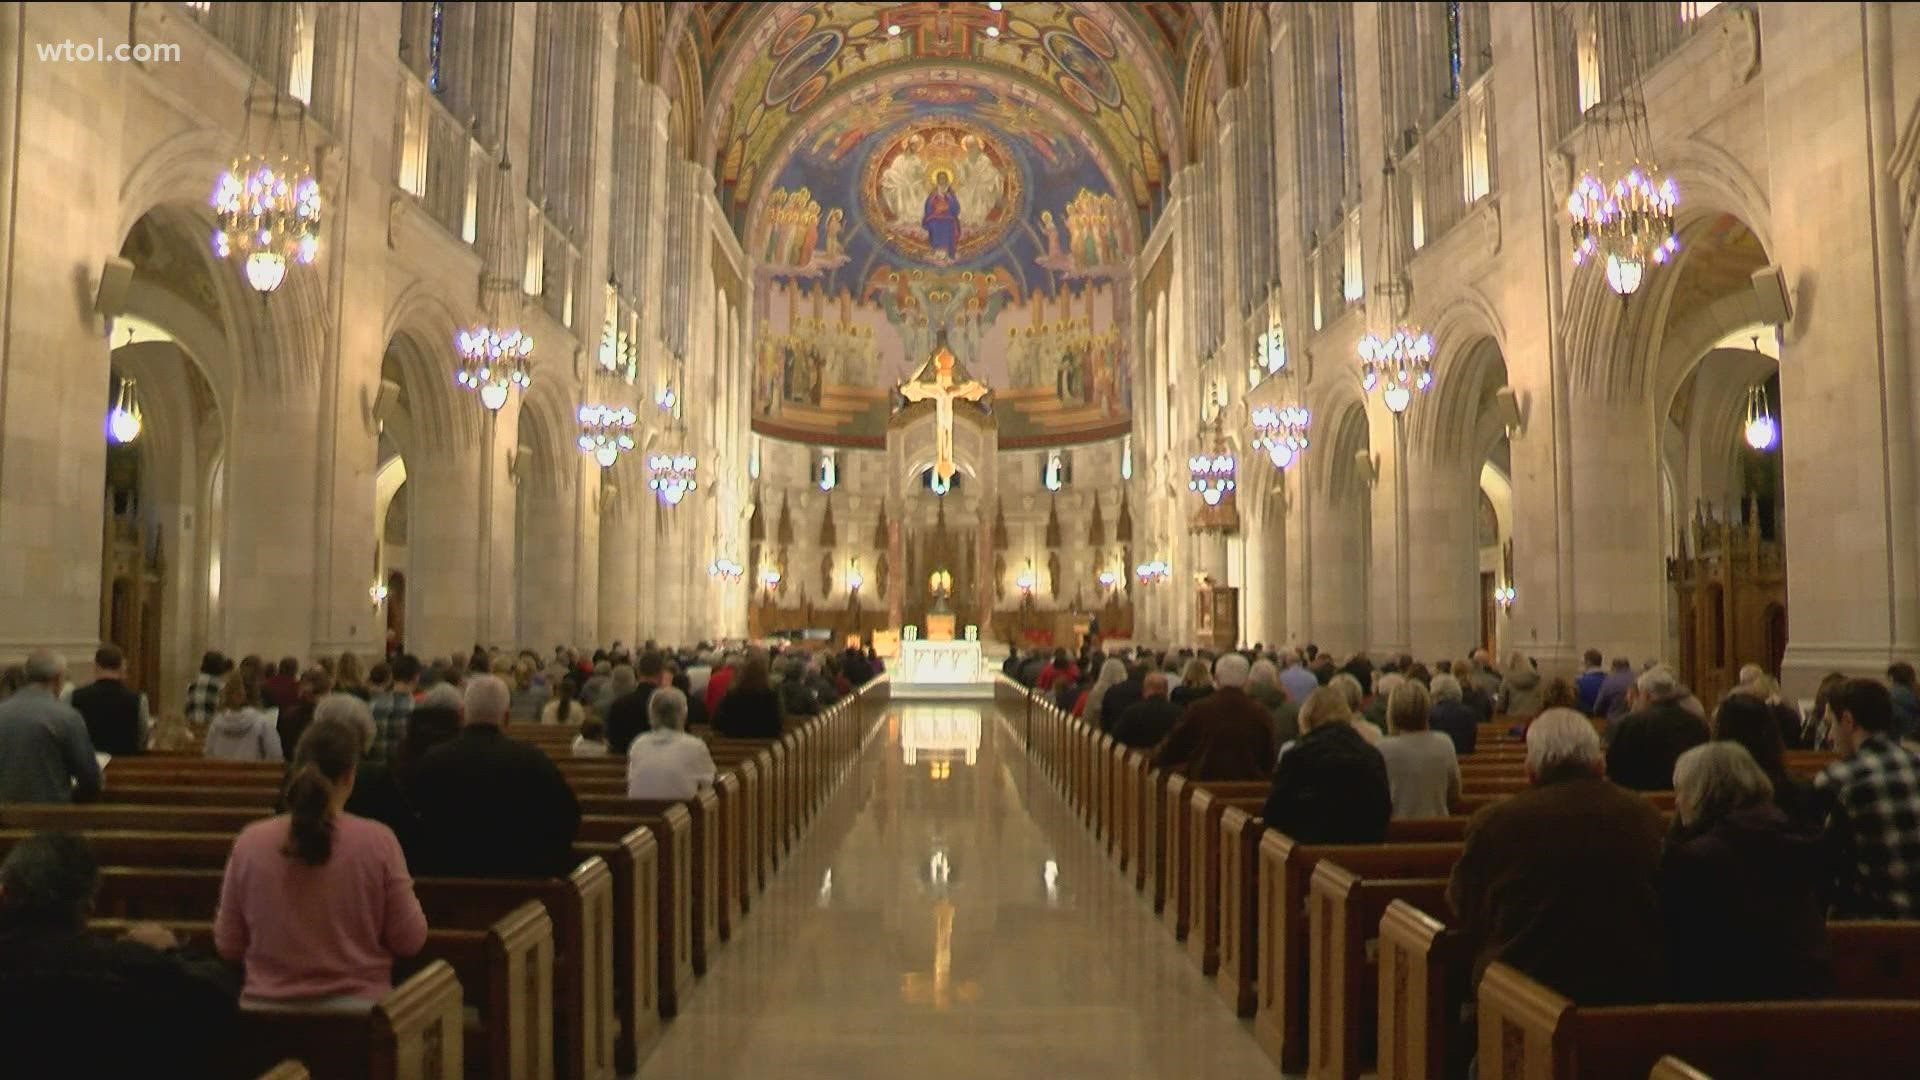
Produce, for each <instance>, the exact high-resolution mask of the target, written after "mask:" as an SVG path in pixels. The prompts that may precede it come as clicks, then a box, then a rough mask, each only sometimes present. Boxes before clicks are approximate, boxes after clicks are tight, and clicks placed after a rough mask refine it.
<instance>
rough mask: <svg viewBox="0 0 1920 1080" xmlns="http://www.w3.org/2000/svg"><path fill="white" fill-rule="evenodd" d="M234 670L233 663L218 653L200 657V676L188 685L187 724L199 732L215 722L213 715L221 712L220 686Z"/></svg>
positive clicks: (204, 654)
mask: <svg viewBox="0 0 1920 1080" xmlns="http://www.w3.org/2000/svg"><path fill="white" fill-rule="evenodd" d="M232 669H233V663H232V662H231V661H229V660H228V659H227V658H226V657H225V656H222V655H221V654H219V653H217V652H212V651H209V652H206V653H203V654H201V656H200V674H198V675H195V676H194V677H193V681H192V682H190V683H188V684H187V707H186V709H185V713H186V719H187V723H188V724H189V725H191V726H192V727H193V728H194V729H195V730H197V731H205V730H206V728H207V725H208V724H209V723H211V722H212V721H213V714H214V713H217V712H219V711H220V684H221V683H222V682H224V681H226V674H227V672H228V671H231V670H232Z"/></svg>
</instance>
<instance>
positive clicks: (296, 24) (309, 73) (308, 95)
mask: <svg viewBox="0 0 1920 1080" xmlns="http://www.w3.org/2000/svg"><path fill="white" fill-rule="evenodd" d="M313 6H314V5H309V4H294V5H292V7H293V11H292V12H291V13H290V14H291V15H292V16H293V33H292V37H291V39H290V40H289V41H288V42H287V50H288V51H287V96H288V97H292V98H297V99H299V101H301V102H302V103H303V104H307V105H311V104H313V17H312V14H311V12H310V10H309V9H310V8H311V7H313Z"/></svg>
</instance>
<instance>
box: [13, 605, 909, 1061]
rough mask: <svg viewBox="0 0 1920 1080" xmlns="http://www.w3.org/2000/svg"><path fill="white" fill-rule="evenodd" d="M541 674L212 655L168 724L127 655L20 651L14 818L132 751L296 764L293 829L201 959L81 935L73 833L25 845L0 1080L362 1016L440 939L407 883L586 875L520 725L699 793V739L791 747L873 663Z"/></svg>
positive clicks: (243, 854) (554, 784)
mask: <svg viewBox="0 0 1920 1080" xmlns="http://www.w3.org/2000/svg"><path fill="white" fill-rule="evenodd" d="M541 661H542V658H541V657H539V656H538V655H536V654H535V653H533V652H531V651H523V652H522V653H520V654H519V655H517V656H515V655H509V654H503V653H500V652H498V651H494V650H487V649H483V648H480V647H476V648H475V650H474V651H473V653H472V654H471V655H469V656H454V657H448V658H445V659H432V660H425V661H423V660H421V659H418V658H415V657H413V656H411V655H409V654H406V653H404V652H395V653H394V654H393V655H391V656H389V657H387V658H385V659H382V660H380V661H378V662H374V663H372V664H368V665H363V664H362V663H361V661H360V659H359V658H358V657H356V656H354V655H352V654H346V655H342V656H340V657H337V658H321V659H319V660H318V661H316V662H315V663H313V664H312V665H307V666H303V665H302V664H301V663H300V662H299V661H298V660H297V659H294V658H285V659H283V660H280V661H278V662H268V661H264V660H262V659H260V658H258V657H247V658H245V659H243V660H241V661H239V662H234V661H232V660H229V659H228V658H226V657H224V656H222V655H221V654H219V653H211V652H210V653H208V654H207V655H206V656H205V657H204V658H203V662H202V664H201V665H200V669H199V672H198V673H197V674H196V675H195V676H194V678H193V680H192V682H191V684H190V685H189V686H188V687H187V688H186V693H185V702H186V708H185V711H184V714H182V715H177V716H173V717H166V716H160V717H156V716H155V714H154V711H153V709H152V708H151V704H150V699H149V697H148V696H147V695H146V694H143V693H139V692H137V691H135V690H133V689H132V688H130V687H129V686H128V685H127V681H126V680H127V673H126V670H125V668H126V662H125V658H124V656H123V655H122V653H121V651H120V650H119V649H118V648H116V647H114V646H112V645H104V646H102V647H101V648H100V649H99V650H98V652H97V653H96V654H95V656H94V662H93V665H92V671H91V673H90V674H91V678H90V679H88V680H87V681H86V682H85V684H84V685H81V686H78V687H77V688H76V687H75V686H74V685H73V684H72V683H71V681H70V680H69V679H68V673H67V667H66V662H65V660H64V659H63V658H62V657H61V656H59V655H57V654H55V653H53V652H51V651H46V650H41V651H36V652H34V653H32V654H30V655H29V656H28V657H27V658H26V661H25V663H24V664H23V665H21V666H20V667H19V668H18V669H16V671H15V672H14V673H13V674H12V676H11V678H10V682H11V683H12V684H13V685H12V686H11V687H10V688H9V689H8V691H7V692H6V694H5V697H4V699H0V805H7V804H61V803H73V802H87V801H92V800H96V799H99V798H102V797H105V796H103V788H104V789H105V790H106V792H107V793H109V794H110V792H111V784H110V783H107V782H106V780H105V778H106V777H107V776H109V775H111V770H112V768H113V765H112V761H113V759H115V758H118V757H122V756H128V757H131V756H135V755H142V754H164V755H172V756H175V757H179V758H182V759H185V758H188V757H190V756H193V755H199V756H204V757H206V758H210V759H224V760H233V761H254V762H278V761H283V760H284V762H285V774H284V779H283V782H282V785H281V789H280V799H279V805H278V808H277V809H278V810H279V812H278V813H277V814H275V815H273V816H271V817H265V818H262V819H260V820H257V821H255V822H253V823H252V824H249V825H247V826H246V827H245V828H243V829H242V830H241V831H240V832H239V833H238V835H237V836H236V837H235V838H234V840H233V844H232V849H231V853H230V855H229V856H228V858H227V860H226V865H225V871H224V875H223V878H222V881H221V886H220V892H219V902H218V906H217V908H216V909H215V910H213V911H209V912H207V917H209V918H210V919H211V924H212V925H211V945H210V947H208V948H205V949H202V950H199V951H194V950H191V949H188V948H184V947H183V943H182V941H181V940H179V939H178V938H176V937H175V936H174V934H172V933H171V932H169V931H168V930H166V929H165V928H163V927H161V926H159V925H157V924H152V923H140V924H136V925H134V926H132V927H131V928H130V929H129V930H128V931H127V932H126V933H124V935H122V936H120V937H99V936H97V935H95V934H92V933H90V932H89V930H88V914H89V910H90V907H91V904H92V900H93V897H94V894H95V891H96V890H97V888H98V884H99V868H98V866H97V865H96V862H95V859H94V856H93V854H92V852H91V850H90V848H89V845H88V843H87V841H86V840H85V839H84V838H83V837H81V836H78V835H74V834H70V833H66V832H60V831H49V832H42V833H38V834H35V835H34V836H32V837H31V838H30V839H28V840H25V841H22V842H19V843H17V844H15V845H14V846H13V847H12V849H11V850H10V852H9V853H8V855H7V857H6V858H5V860H4V862H3V863H0V1039H4V1040H5V1042H6V1044H7V1045H8V1046H9V1047H10V1048H13V1049H10V1051H9V1053H10V1055H11V1056H10V1058H9V1062H8V1070H7V1071H8V1072H9V1073H11V1072H12V1070H13V1069H14V1068H19V1069H21V1070H23V1071H22V1072H20V1073H19V1075H76V1076H79V1075H87V1076H92V1075H124V1074H128V1073H132V1072H133V1071H135V1070H136V1069H137V1068H140V1067H142V1065H143V1064H144V1061H145V1057H144V1055H146V1054H148V1053H149V1052H150V1051H149V1050H148V1047H149V1046H151V1045H153V1044H155V1043H158V1042H161V1041H164V1042H165V1043H166V1044H167V1045H169V1046H174V1047H180V1046H183V1045H185V1046H189V1047H190V1048H191V1047H197V1048H198V1049H190V1050H189V1051H188V1052H187V1053H184V1054H183V1056H182V1057H180V1058H179V1059H177V1060H178V1063H180V1064H182V1065H183V1066H184V1067H186V1068H188V1070H189V1072H190V1073H191V1074H192V1075H216V1074H217V1071H218V1069H219V1068H220V1065H221V1062H220V1059H219V1057H218V1047H219V1045H220V1043H221V1041H222V1039H223V1037H224V1035H223V1033H224V1032H227V1031H229V1030H230V1026H231V1025H232V1024H233V1023H234V1022H235V1020H236V1018H237V1017H238V1016H239V1015H240V1014H241V1012H242V1011H244V1010H248V1009H267V1010H272V1009H285V1008H290V1007H291V1008H303V1009H304V1008H315V1009H321V1010H329V1011H349V1012H354V1011H361V1012H363V1011H366V1010H369V1009H371V1008H372V1007H373V1006H374V1004H375V1002H377V1001H378V1000H379V999H380V998H381V997H383V996H384V995H386V994H387V993H388V992H389V991H391V990H392V989H393V986H394V968H395V965H396V964H397V963H402V962H404V961H405V960H407V958H409V957H411V956H413V955H414V954H416V953H418V952H419V951H420V950H421V948H422V946H423V945H424V944H425V942H426V941H427V936H428V929H429V928H428V924H427V918H426V916H425V914H424V912H423V910H422V907H421V904H420V901H419V900H418V899H417V898H416V896H415V893H414V886H413V881H414V878H416V877H425V876H434V877H453V878H501V877H524V878H551V877H556V876H564V875H566V874H567V873H568V872H569V871H570V869H571V868H572V866H573V865H574V863H575V861H576V860H575V857H574V854H573V844H574V842H575V838H576V831H577V828H578V826H579V823H580V818H581V811H580V803H579V800H578V798H577V797H576V796H575V794H574V791H573V789H572V788H571V787H570V786H569V784H568V781H567V779H566V777H565V776H564V775H563V773H562V771H561V770H560V768H559V767H558V766H557V765H556V763H555V762H554V760H553V759H552V758H551V757H550V756H549V755H548V753H547V752H546V751H545V750H543V749H541V748H540V747H538V746H535V745H533V744H531V743H529V742H526V741H523V740H521V739H516V738H514V737H513V735H512V734H511V732H512V731H513V729H514V728H515V727H516V726H520V725H558V726H561V727H564V728H567V729H572V730H574V731H575V732H576V733H577V734H576V735H575V737H574V739H573V741H572V744H571V751H572V753H573V754H574V755H577V756H583V757H585V756H602V757H604V756H609V755H611V756H622V755H624V756H625V757H626V759H627V776H628V783H627V787H628V795H629V797H631V798H640V799H664V800H686V799H690V798H693V797H694V796H695V795H696V794H698V792H699V791H700V790H701V789H703V788H707V787H710V786H711V785H713V784H714V782H715V777H716V769H715V765H714V761H713V758H712V756H711V755H710V754H709V752H708V750H707V744H706V742H705V740H703V739H701V738H699V737H697V736H696V735H694V734H691V733H690V732H689V729H690V728H707V727H710V728H711V729H712V731H713V733H714V734H715V735H717V736H721V737H729V736H732V737H741V738H777V737H779V735H780V734H781V733H782V732H783V731H784V730H785V729H786V728H787V726H788V725H789V724H790V723H791V722H793V721H795V720H797V719H799V718H804V717H807V716H812V715H815V714H817V713H819V712H821V711H822V710H823V709H825V708H826V706H827V705H829V704H831V703H832V702H834V701H836V700H839V699H841V698H842V697H844V696H846V695H847V694H848V693H850V692H852V691H853V690H854V689H855V688H856V687H857V685H858V684H860V683H864V682H866V681H868V680H870V679H871V678H872V677H873V676H874V675H875V674H877V672H878V670H879V669H880V663H879V660H878V658H877V657H874V656H872V655H871V654H870V650H860V649H849V650H847V651H846V652H845V653H844V654H833V655H820V654H817V653H811V652H803V651H799V650H793V651H789V652H786V653H782V654H778V655H769V654H768V653H767V652H765V651H763V650H760V649H749V648H746V647H744V646H741V647H732V648H724V649H723V648H716V647H714V646H711V645H704V644H703V645H701V646H699V647H697V648H689V649H683V650H669V649H661V648H658V647H656V646H654V644H653V643H651V642H648V643H647V644H646V645H645V646H644V647H643V648H641V649H640V650H639V651H638V653H637V654H635V653H634V652H633V651H631V650H628V649H625V648H622V647H620V646H618V645H615V646H614V647H612V648H610V649H606V650H601V651H598V652H595V653H592V654H584V653H581V652H577V651H576V650H573V649H570V648H565V647H562V648H557V649H556V650H555V651H554V653H553V655H552V656H551V657H550V658H546V662H544V663H543V662H541ZM109 1014H111V1015H113V1016H115V1017H118V1018H119V1019H118V1020H116V1023H120V1024H123V1025H126V1026H125V1027H123V1028H122V1030H123V1031H124V1033H126V1034H128V1035H130V1036H133V1037H132V1038H130V1039H125V1040H122V1039H114V1040H93V1041H92V1042H90V1043H87V1044H86V1045H89V1046H91V1047H92V1049H91V1050H90V1051H89V1052H88V1053H89V1054H90V1055H91V1056H86V1055H82V1056H81V1057H76V1056H75V1055H74V1045H75V1041H76V1040H81V1038H82V1037H81V1035H80V1032H79V1031H78V1030H77V1029H73V1030H72V1033H73V1034H74V1035H75V1040H61V1039H52V1040H49V1039H48V1038H46V1035H47V1033H48V1032H49V1031H68V1030H70V1029H72V1025H73V1024H74V1023H75V1022H77V1021H78V1020H82V1019H86V1018H98V1017H101V1016H105V1015H109ZM189 1032H190V1033H191V1034H190V1035H185V1036H184V1037H183V1033H189ZM39 1049H45V1050H46V1052H47V1055H48V1056H46V1057H45V1058H44V1059H43V1058H40V1057H35V1056H33V1055H34V1054H35V1053H38V1052H39Z"/></svg>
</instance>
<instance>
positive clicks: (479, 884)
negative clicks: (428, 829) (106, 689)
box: [0, 829, 638, 1080]
mask: <svg viewBox="0 0 1920 1080" xmlns="http://www.w3.org/2000/svg"><path fill="white" fill-rule="evenodd" d="M29 835H31V834H30V833H27V832H24V831H21V830H14V829H9V830H0V855H4V852H5V851H9V850H11V849H12V846H13V844H15V843H18V842H19V841H20V840H22V839H24V838H25V837H26V836H29ZM87 839H88V842H89V843H90V844H91V845H92V846H93V849H94V855H95V857H96V858H97V859H98V860H99V862H100V864H101V866H102V870H101V889H100V895H99V898H98V899H97V900H96V902H95V910H96V911H97V912H99V913H100V914H101V915H102V916H103V917H120V918H130V919H204V918H207V917H208V916H210V915H211V914H212V913H213V911H214V909H215V908H216V907H217V906H218V904H219V895H220V879H221V876H222V868H223V867H224V866H225V864H226V857H227V852H228V851H229V850H230V849H231V847H232V845H233V838H232V837H231V836H229V835H224V834H220V833H158V832H137V831H133V830H113V831H100V832H89V833H87ZM414 894H415V895H416V896H418V897H419V898H420V905H421V907H422V908H423V909H425V911H426V914H427V924H428V925H429V926H432V927H439V928H442V929H468V930H484V929H486V928H487V927H488V926H490V925H491V924H492V923H493V922H494V921H495V920H497V919H499V918H500V917H501V916H503V915H505V914H506V913H507V912H509V911H511V910H513V909H514V908H516V907H518V906H519V905H521V904H523V903H525V902H526V901H528V900H538V901H540V902H541V903H543V904H544V905H545V906H546V909H547V915H548V917H549V918H550V919H552V921H553V936H554V973H553V985H554V995H553V1000H554V1016H555V1024H554V1039H555V1048H554V1058H555V1062H556V1070H557V1071H556V1075H558V1076H560V1077H562V1078H580V1080H610V1078H611V1077H612V1076H613V1075H614V1061H613V1047H614V1039H615V1034H616V1028H617V1026H618V1024H617V1021H616V1006H615V1003H614V972H613V952H614V945H613V941H614V934H613V924H614V918H615V914H614V908H615V904H614V896H613V875H612V872H611V871H610V870H609V869H608V866H607V863H606V861H605V860H604V859H602V858H599V857H593V858H589V859H587V860H586V861H585V862H583V863H581V864H580V865H579V866H578V867H576V868H575V869H574V870H573V871H572V873H570V874H569V875H568V876H567V877H566V878H530V879H508V878H416V879H414ZM637 929H638V928H636V932H637ZM636 1034H637V1032H636Z"/></svg>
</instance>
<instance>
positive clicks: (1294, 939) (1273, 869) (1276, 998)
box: [1253, 829, 1461, 1073]
mask: <svg viewBox="0 0 1920 1080" xmlns="http://www.w3.org/2000/svg"><path fill="white" fill-rule="evenodd" d="M1460 848H1461V845H1459V844H1350V845H1349V844H1327V845H1310V844H1297V843H1295V842H1294V840H1293V838H1292V837H1290V836H1287V835H1285V834H1284V833H1281V832H1278V831H1276V830H1273V829H1269V830H1267V831H1266V833H1265V834H1264V835H1263V836H1262V837H1261V838H1260V883H1259V909H1260V925H1259V930H1258V933H1257V935H1256V937H1257V947H1258V950H1259V953H1258V955H1259V969H1258V974H1257V977H1256V981H1257V991H1256V996H1257V998H1258V1002H1257V1008H1256V1010H1255V1013H1254V1022H1253V1033H1254V1038H1255V1040H1256V1041H1258V1042H1259V1043H1260V1046H1261V1048H1262V1049H1264V1050H1266V1051H1267V1053H1268V1054H1269V1055H1271V1056H1272V1057H1273V1058H1274V1059H1275V1060H1277V1061H1278V1062H1279V1063H1280V1067H1281V1069H1282V1070H1284V1071H1286V1072H1293V1073H1297V1072H1304V1071H1305V1070H1306V1065H1307V1032H1308V1030H1309V1028H1308V1016H1307V998H1308V993H1309V991H1308V978H1307V976H1308V973H1309V971H1310V970H1311V969H1310V967H1309V958H1310V948H1311V946H1310V942H1309V938H1310V935H1309V933H1308V921H1307V920H1308V907H1307V901H1308V889H1309V883H1310V882H1311V880H1312V877H1313V872H1314V869H1315V867H1317V866H1318V865H1319V863H1320V861H1321V860H1322V859H1332V860H1334V861H1336V862H1338V863H1339V864H1340V865H1342V866H1345V867H1347V868H1348V869H1349V870H1352V871H1353V872H1355V873H1357V874H1360V875H1363V876H1366V875H1372V876H1391V877H1431V876H1442V875H1445V874H1446V873H1448V872H1449V871H1450V870H1451V869H1452V867H1453V864H1454V862H1455V861H1456V860H1458V859H1459V857H1460Z"/></svg>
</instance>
